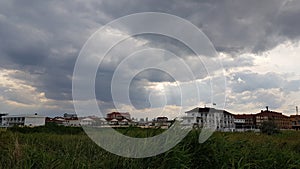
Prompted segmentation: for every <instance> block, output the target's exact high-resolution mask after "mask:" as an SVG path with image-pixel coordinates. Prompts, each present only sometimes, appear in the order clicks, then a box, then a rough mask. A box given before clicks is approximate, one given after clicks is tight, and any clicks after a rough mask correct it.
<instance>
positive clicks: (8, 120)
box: [2, 114, 46, 127]
mask: <svg viewBox="0 0 300 169" xmlns="http://www.w3.org/2000/svg"><path fill="white" fill-rule="evenodd" d="M45 122H46V117H44V116H39V115H37V114H35V115H7V116H3V117H2V125H3V126H7V127H11V126H29V127H36V126H44V125H45Z"/></svg>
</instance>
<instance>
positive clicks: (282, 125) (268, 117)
mask: <svg viewBox="0 0 300 169" xmlns="http://www.w3.org/2000/svg"><path fill="white" fill-rule="evenodd" d="M265 121H274V123H275V124H276V125H277V127H278V128H279V129H291V128H292V123H291V120H290V118H289V116H286V115H283V114H282V113H279V112H275V111H270V110H269V109H268V107H267V110H261V112H260V113H258V114H256V125H257V127H258V128H259V127H260V126H261V125H262V123H263V122H265Z"/></svg>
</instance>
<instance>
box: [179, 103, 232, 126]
mask: <svg viewBox="0 0 300 169" xmlns="http://www.w3.org/2000/svg"><path fill="white" fill-rule="evenodd" d="M182 119H183V122H182V124H184V125H193V126H194V127H199V128H203V127H205V126H211V127H215V128H216V129H217V130H219V131H232V130H234V128H235V124H234V115H233V114H231V113H229V112H228V111H226V110H219V109H215V108H210V107H204V108H199V107H197V108H194V109H192V110H190V111H187V112H186V116H185V117H182Z"/></svg>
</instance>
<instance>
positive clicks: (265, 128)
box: [260, 121, 279, 135]
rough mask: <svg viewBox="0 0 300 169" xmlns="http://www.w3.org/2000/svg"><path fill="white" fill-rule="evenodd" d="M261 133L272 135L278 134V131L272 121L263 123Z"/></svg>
mask: <svg viewBox="0 0 300 169" xmlns="http://www.w3.org/2000/svg"><path fill="white" fill-rule="evenodd" d="M260 130H261V132H262V133H265V134H268V135H273V134H277V133H279V129H278V128H277V125H276V123H275V122H274V121H264V122H263V123H262V125H261V128H260Z"/></svg>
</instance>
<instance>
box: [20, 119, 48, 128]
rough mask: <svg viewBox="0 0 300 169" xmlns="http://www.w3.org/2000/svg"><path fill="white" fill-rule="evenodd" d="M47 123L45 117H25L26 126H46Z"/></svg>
mask: <svg viewBox="0 0 300 169" xmlns="http://www.w3.org/2000/svg"><path fill="white" fill-rule="evenodd" d="M45 123H46V118H45V117H25V121H24V126H32V127H35V126H44V125H45Z"/></svg>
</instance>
